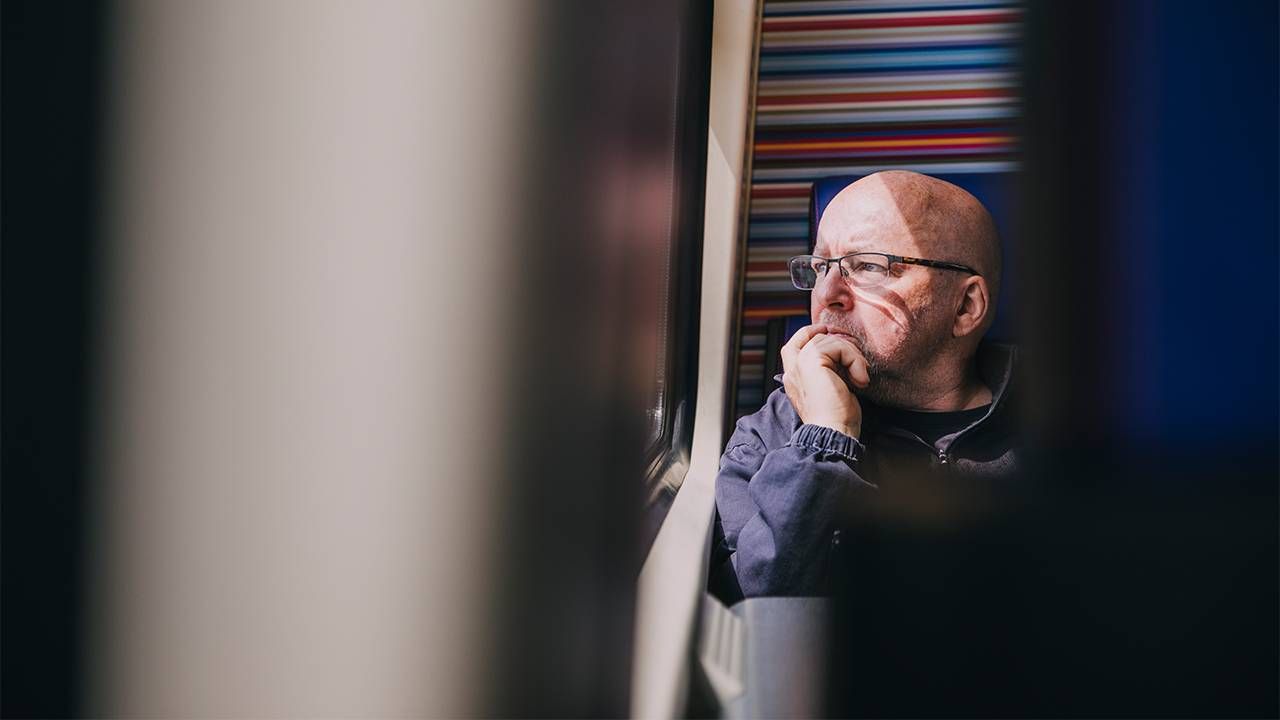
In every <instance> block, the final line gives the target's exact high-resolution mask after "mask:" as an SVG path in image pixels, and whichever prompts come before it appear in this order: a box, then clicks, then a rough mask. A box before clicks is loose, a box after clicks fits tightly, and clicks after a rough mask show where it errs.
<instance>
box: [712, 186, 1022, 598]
mask: <svg viewBox="0 0 1280 720" xmlns="http://www.w3.org/2000/svg"><path fill="white" fill-rule="evenodd" d="M790 269H791V274H792V280H793V282H794V283H795V284H796V286H797V287H800V288H802V289H809V290H811V296H810V297H811V302H810V312H811V318H812V321H813V324H811V325H809V326H807V327H804V328H802V329H800V330H799V331H798V332H796V334H795V335H794V336H793V337H792V338H791V340H790V341H789V342H788V343H787V344H786V346H785V347H783V349H782V366H783V374H782V388H780V389H778V390H776V391H774V392H773V394H771V395H770V396H769V398H768V400H767V401H766V403H765V405H764V407H763V408H761V409H760V410H759V411H758V412H756V413H755V414H753V415H750V416H748V417H745V418H743V419H742V420H740V421H739V422H738V426H737V428H736V431H735V432H734V434H733V437H732V438H731V439H730V440H729V444H728V446H727V447H726V449H725V453H724V456H723V457H722V459H721V468H720V475H719V477H718V478H717V480H716V507H717V516H718V517H717V522H716V527H715V540H714V547H713V557H712V568H711V578H710V586H711V590H712V591H713V592H714V593H715V594H716V595H718V596H719V597H720V598H721V599H723V600H724V601H726V602H733V601H736V600H738V599H741V598H742V597H759V596H774V595H819V594H825V593H826V592H827V591H828V590H829V586H830V583H831V575H832V572H833V570H834V567H833V565H834V561H833V556H834V555H835V554H836V553H835V551H836V548H837V547H838V546H839V544H840V542H841V531H842V530H844V529H847V528H848V527H849V526H850V525H851V524H852V525H857V524H858V523H873V522H881V521H884V520H885V517H886V516H887V515H889V514H896V516H898V517H899V519H901V518H902V517H906V518H908V519H914V520H915V521H923V522H943V521H946V518H943V519H940V518H941V517H942V516H941V515H939V512H941V513H942V515H946V513H947V512H948V511H950V512H951V513H952V514H953V515H954V514H956V513H959V514H965V513H968V512H970V511H973V509H974V506H973V505H972V504H966V502H965V499H964V497H963V496H964V495H973V496H975V497H985V496H986V495H985V494H984V493H983V490H982V486H983V485H984V484H985V485H990V484H991V483H992V482H993V481H998V480H999V479H1002V478H1007V477H1009V476H1010V475H1011V474H1012V472H1013V471H1014V470H1015V468H1016V460H1017V452H1016V445H1017V443H1016V436H1015V433H1014V430H1015V427H1014V426H1015V423H1013V422H1011V418H1010V408H1009V405H1010V395H1011V391H1012V387H1011V382H1010V380H1011V378H1012V374H1013V360H1014V353H1013V350H1012V348H1009V347H1005V346H998V345H995V344H992V343H985V342H983V336H984V335H985V333H986V332H987V330H988V328H990V326H991V323H992V320H993V318H994V312H995V303H996V296H997V294H998V293H999V288H1000V245H999V238H998V236H997V233H996V230H995V226H994V224H993V222H992V220H991V216H990V214H989V213H988V212H987V210H986V209H985V208H984V207H983V206H982V204H981V203H979V202H978V200H977V199H975V198H974V197H973V196H972V195H970V194H969V193H967V192H965V191H964V190H962V189H960V188H959V187H956V186H955V185H952V184H950V183H947V182H944V181H942V180H939V179H937V178H932V177H928V176H925V175H920V174H918V173H912V172H905V171H886V172H880V173H876V174H873V175H869V176H867V177H864V178H862V179H860V180H858V181H857V182H855V183H853V184H851V185H849V186H848V187H846V188H845V189H843V190H842V191H841V192H840V193H839V194H837V195H836V196H835V198H833V199H832V201H831V203H830V204H829V205H828V207H827V209H826V211H825V213H824V214H823V215H822V218H821V221H820V223H819V226H818V232H817V240H816V245H815V247H814V250H813V255H806V256H800V257H797V258H792V260H791V262H790ZM889 498H892V501H889V500H888V499H889ZM939 508H941V510H939ZM952 519H954V518H952Z"/></svg>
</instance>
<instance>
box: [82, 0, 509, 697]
mask: <svg viewBox="0 0 1280 720" xmlns="http://www.w3.org/2000/svg"><path fill="white" fill-rule="evenodd" d="M526 15H527V13H526V12H525V11H524V4H522V3H506V2H502V3H470V2H463V3H446V2H420V1H418V0H412V1H408V2H386V1H380V2H376V3H366V2H351V1H349V0H296V1H285V0H268V1H267V2H260V1H257V0H218V1H217V2H191V3H185V2H167V1H164V0H156V1H154V2H132V3H126V4H124V6H123V7H122V8H120V11H119V13H118V18H117V20H118V26H117V29H116V31H115V32H114V34H113V37H112V44H113V45H114V46H115V48H116V49H117V50H116V61H117V64H116V72H115V75H114V78H115V82H114V86H113V87H112V89H111V97H110V102H111V103H112V104H113V106H114V112H113V114H112V122H111V128H112V131H111V136H110V137H109V138H108V144H109V147H110V148H111V153H110V157H109V160H108V164H107V165H106V167H105V168H104V172H105V179H106V186H107V188H108V190H109V192H110V194H111V196H112V197H111V198H110V202H109V203H108V206H107V221H108V227H109V229H110V231H111V234H112V237H113V243H112V245H111V247H110V250H111V258H110V259H109V271H110V272H109V281H108V285H107V288H105V292H104V300H105V304H104V307H103V321H104V323H103V328H104V329H103V332H102V340H103V343H104V350H105V352H106V357H108V358H109V362H108V364H107V367H106V368H105V369H104V371H103V374H102V377H101V387H102V388H103V392H102V397H101V398H100V400H101V406H100V412H99V417H100V433H99V438H98V447H99V448H100V451H99V459H100V467H101V469H102V473H103V476H102V485H101V493H102V495H101V497H100V498H98V502H97V504H96V507H97V508H98V511H99V517H98V519H97V532H96V536H95V538H96V541H95V543H94V546H93V548H92V553H93V555H92V557H91V563H92V564H93V566H94V578H93V580H94V594H93V598H92V601H91V606H92V607H93V608H94V610H93V612H94V617H93V618H92V619H93V627H94V639H93V643H92V648H91V656H90V658H91V685H92V688H91V695H90V705H89V707H88V708H87V711H88V712H89V714H91V715H147V716H166V717H196V716H219V717H243V716H255V717H270V716H281V715H291V716H306V717H317V716H344V717H384V716H415V717H418V716H425V715H449V716H456V715H461V714H467V713H469V712H473V711H476V710H477V709H478V708H479V707H480V705H478V702H479V698H480V693H481V692H482V691H483V690H484V686H483V685H482V683H483V681H484V677H483V670H484V668H485V664H486V656H485V653H486V652H487V648H488V647H489V646H490V644H491V643H492V642H493V638H491V637H490V636H488V635H487V634H486V627H487V620H488V619H489V615H488V609H487V606H486V603H487V602H488V601H489V600H488V598H490V597H491V595H490V593H489V586H488V584H487V582H488V580H489V578H490V576H491V571H492V567H491V565H490V563H491V559H492V554H491V552H490V549H491V548H492V547H493V546H494V544H495V540H494V538H495V536H496V535H497V534H498V528H495V527H494V525H495V522H494V521H493V519H492V518H493V517H494V515H493V513H491V512H489V505H490V502H491V499H492V495H493V493H494V492H495V487H494V479H495V478H496V477H497V476H498V474H499V473H500V472H501V467H499V466H500V464H501V463H502V462H504V461H503V457H502V455H501V454H500V453H495V452H492V451H491V446H492V445H491V440H492V439H493V438H494V437H495V435H496V434H498V433H501V432H502V431H503V428H502V426H501V422H500V421H499V418H500V414H499V413H498V412H497V406H498V403H499V402H500V399H501V398H502V396H503V392H502V391H503V386H502V378H503V377H504V374H503V373H502V372H500V369H501V368H502V367H503V366H504V365H505V364H507V363H509V362H510V359H509V357H508V354H509V351H510V348H509V347H508V346H507V345H508V341H507V337H508V334H507V332H506V327H505V326H504V318H505V314H504V308H503V305H502V304H503V297H502V295H501V294H500V293H495V292H490V291H486V290H485V289H484V285H482V284H480V283H478V282H477V279H478V276H479V275H480V274H482V273H485V272H490V271H492V270H494V269H498V268H501V267H502V265H501V263H500V262H499V259H500V258H501V257H502V256H503V253H504V252H506V251H508V250H509V249H510V248H509V247H508V243H509V239H510V238H512V237H514V236H516V234H515V233H514V232H512V228H510V227H509V224H510V223H511V222H512V220H511V218H512V216H513V214H514V213H513V212H509V211H510V210H511V209H512V205H511V200H510V199H511V198H512V197H514V195H515V194H514V192H513V190H512V188H511V187H510V184H509V182H508V181H509V179H510V178H512V177H513V173H512V172H511V171H510V168H509V167H508V163H509V162H510V160H511V158H513V157H518V156H519V144H520V139H521V138H520V132H521V126H520V118H521V116H522V114H523V103H524V100H523V97H524V93H525V92H526V91H525V87H526V83H525V82H524V78H523V75H522V73H524V72H527V68H528V65H529V62H528V57H527V49H528V47H529V40H530V38H529V37H528V36H529V35H530V34H531V33H532V32H534V30H533V28H532V27H531V25H532V24H531V23H530V22H529V18H528V17H526ZM488 287H489V288H492V287H493V285H492V284H489V285H488Z"/></svg>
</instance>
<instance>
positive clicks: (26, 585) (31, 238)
mask: <svg viewBox="0 0 1280 720" xmlns="http://www.w3.org/2000/svg"><path fill="white" fill-rule="evenodd" d="M0 12H2V13H3V15H2V16H0V18H2V19H0V25H2V26H3V42H2V43H0V46H2V47H3V60H2V61H0V66H2V68H3V70H2V72H3V80H2V81H0V86H2V87H3V92H4V97H3V107H4V115H3V123H2V126H3V134H2V138H0V156H2V157H3V163H4V165H3V174H2V178H3V179H2V183H3V188H4V190H3V191H4V198H3V208H4V211H3V262H2V264H3V280H2V281H0V285H2V286H3V329H4V340H3V344H4V358H3V390H0V393H2V395H3V401H4V407H3V427H4V449H3V456H4V459H3V467H4V470H3V499H2V500H0V505H2V507H3V519H2V520H0V527H2V528H3V559H2V560H0V567H2V568H3V590H4V597H3V616H2V617H3V622H2V623H0V636H3V640H4V648H3V652H2V653H0V658H2V661H3V691H2V692H0V697H2V698H3V701H2V703H3V708H2V710H0V713H2V714H3V715H4V716H5V717H15V716H17V717H70V716H72V715H75V714H76V713H77V711H78V709H79V706H78V702H79V696H80V685H81V683H80V678H81V664H80V655H79V652H80V644H81V640H82V623H81V616H82V613H83V611H84V607H83V605H82V599H81V592H82V589H83V584H82V579H81V578H82V575H81V565H82V563H83V561H84V559H85V557H86V548H85V547H84V524H83V523H84V517H85V513H84V506H83V505H84V501H85V497H86V493H87V491H88V487H87V485H86V470H87V468H86V426H87V421H88V417H89V413H88V406H89V403H88V399H89V394H90V384H89V377H90V371H91V369H92V357H93V352H92V350H93V346H92V342H91V333H90V328H91V326H92V322H91V321H92V316H93V313H92V297H93V290H94V281H95V277H96V272H95V270H96V267H95V260H96V252H97V249H98V234H97V226H96V210H97V207H96V194H95V186H94V178H95V171H96V159H97V156H98V142H97V141H98V130H99V125H100V120H101V112H100V106H99V99H100V95H99V93H100V78H101V76H102V66H101V62H102V56H103V53H102V39H103V37H102V36H103V25H104V23H103V19H104V16H105V14H106V13H105V7H104V3H101V2H83V3H43V2H25V1H23V0H15V1H14V2H5V3H4V4H3V5H2V6H0Z"/></svg>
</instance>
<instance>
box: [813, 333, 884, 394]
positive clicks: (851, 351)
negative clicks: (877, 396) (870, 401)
mask: <svg viewBox="0 0 1280 720" xmlns="http://www.w3.org/2000/svg"><path fill="white" fill-rule="evenodd" d="M813 351H816V352H819V353H822V354H823V355H826V356H827V357H829V358H831V360H832V361H833V362H834V363H835V364H836V365H838V366H840V367H842V368H844V369H845V371H846V373H847V374H848V376H849V382H851V383H853V386H854V387H857V388H865V387H866V386H867V385H870V384H871V374H870V373H869V372H867V359H866V358H865V357H863V355H862V351H861V350H859V349H858V346H857V345H856V344H854V342H853V340H851V339H850V338H849V337H848V336H845V335H826V336H824V337H822V338H819V339H818V340H816V341H814V344H813Z"/></svg>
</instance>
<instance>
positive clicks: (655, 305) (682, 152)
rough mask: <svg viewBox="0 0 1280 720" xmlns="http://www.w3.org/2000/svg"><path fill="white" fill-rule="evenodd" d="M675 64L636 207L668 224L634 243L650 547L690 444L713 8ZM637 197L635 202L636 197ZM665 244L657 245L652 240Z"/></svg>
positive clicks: (701, 9) (688, 24)
mask: <svg viewBox="0 0 1280 720" xmlns="http://www.w3.org/2000/svg"><path fill="white" fill-rule="evenodd" d="M676 21H677V22H678V23H679V27H678V28H676V31H677V34H678V36H679V38H680V42H679V48H680V49H679V53H678V57H676V58H673V59H672V60H673V62H670V63H669V64H668V63H658V67H660V68H663V69H666V70H669V72H666V73H664V75H665V77H664V78H663V81H664V82H667V83H668V87H667V88H666V90H667V93H668V97H670V98H671V108H670V110H671V112H670V121H669V122H668V123H667V127H666V128H664V130H663V132H664V133H667V137H665V138H664V139H663V140H664V142H665V144H666V147H667V151H666V152H665V153H664V155H663V157H662V162H655V163H654V167H652V168H648V169H646V170H644V171H643V172H642V173H641V174H642V175H643V176H646V178H647V177H652V178H653V179H654V180H655V181H656V182H652V183H649V182H646V183H643V185H644V186H645V187H648V188H653V189H654V191H653V192H642V193H640V194H639V197H638V200H639V201H638V202H637V203H636V207H637V209H638V210H639V211H640V215H641V216H642V217H643V218H644V221H643V222H645V224H648V223H658V222H661V223H665V227H662V228H654V229H655V230H658V232H653V233H641V234H640V235H638V236H637V239H638V240H641V241H643V242H645V243H646V244H647V248H646V251H645V252H641V253H636V255H637V256H640V257H642V258H643V259H642V260H640V263H641V264H642V267H639V268H634V270H635V275H634V280H635V281H636V282H638V283H640V285H641V287H640V290H641V292H638V293H636V297H637V298H639V300H640V301H641V302H647V303H649V306H648V307H647V308H646V309H645V310H644V311H642V312H641V313H640V314H641V315H642V317H643V318H644V320H645V322H643V323H642V325H643V327H640V328H638V329H639V331H640V332H641V334H642V337H641V338H640V342H641V344H642V345H643V347H642V348H640V351H639V352H636V353H634V356H635V358H636V362H638V363H643V364H644V367H643V368H637V371H638V373H642V374H641V375H640V376H642V377H647V378H649V379H650V382H649V385H648V390H647V394H646V397H645V422H646V430H647V435H646V437H647V440H646V442H647V447H646V460H647V463H648V465H647V473H646V475H647V477H646V493H647V497H648V505H649V508H648V510H649V511H648V519H647V522H646V530H647V537H646V547H647V545H648V544H649V543H651V542H652V540H653V537H654V536H655V535H656V534H657V529H658V527H659V526H660V525H661V523H662V520H663V518H665V517H666V511H667V509H668V508H669V507H670V504H671V501H672V499H673V498H674V497H675V492H676V490H677V489H678V488H679V486H680V483H681V482H682V481H683V479H684V473H685V471H686V470H687V468H688V456H689V447H690V445H691V441H692V429H693V428H692V425H693V408H694V401H695V391H696V383H695V381H694V377H695V373H696V370H697V367H696V366H697V346H698V345H697V341H698V336H697V332H698V304H699V293H698V288H699V276H700V271H701V257H702V221H703V195H704V193H705V188H706V178H705V174H706V155H707V108H708V103H709V99H710V87H711V3H691V4H689V5H688V6H687V7H686V8H684V9H682V10H681V12H680V13H678V15H677V17H676ZM635 199H636V198H635V197H633V200H635ZM655 237H657V238H662V239H663V240H664V241H665V242H658V243H654V242H653V241H652V238H655Z"/></svg>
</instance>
